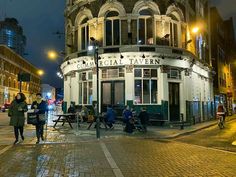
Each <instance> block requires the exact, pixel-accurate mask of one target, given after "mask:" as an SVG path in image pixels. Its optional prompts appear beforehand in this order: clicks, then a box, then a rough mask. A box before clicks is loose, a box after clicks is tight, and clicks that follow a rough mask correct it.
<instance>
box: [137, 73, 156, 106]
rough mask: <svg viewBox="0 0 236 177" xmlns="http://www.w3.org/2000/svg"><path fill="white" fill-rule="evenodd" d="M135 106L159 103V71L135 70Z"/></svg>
mask: <svg viewBox="0 0 236 177" xmlns="http://www.w3.org/2000/svg"><path fill="white" fill-rule="evenodd" d="M134 76H135V81H134V90H135V100H134V102H135V104H156V103H157V69H135V70H134Z"/></svg>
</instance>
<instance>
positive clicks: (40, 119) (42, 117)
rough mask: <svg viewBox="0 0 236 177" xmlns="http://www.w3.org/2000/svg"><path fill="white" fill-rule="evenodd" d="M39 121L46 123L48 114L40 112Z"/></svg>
mask: <svg viewBox="0 0 236 177" xmlns="http://www.w3.org/2000/svg"><path fill="white" fill-rule="evenodd" d="M38 116H39V122H42V123H45V122H46V116H45V114H39V115H38Z"/></svg>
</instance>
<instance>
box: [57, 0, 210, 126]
mask: <svg viewBox="0 0 236 177" xmlns="http://www.w3.org/2000/svg"><path fill="white" fill-rule="evenodd" d="M65 19H66V24H65V31H66V33H65V34H66V36H65V37H66V46H65V48H66V56H65V59H64V62H63V63H62V65H61V70H62V73H63V76H64V92H65V93H64V101H65V102H66V103H67V107H68V106H69V104H70V103H71V102H74V103H75V104H76V105H92V103H93V102H96V101H97V99H98V98H97V93H96V90H97V84H96V81H97V75H96V63H95V57H96V52H95V51H94V52H95V54H91V52H90V51H89V50H88V46H89V45H96V46H97V54H98V59H99V60H98V67H99V110H100V111H99V112H103V111H106V107H107V105H112V106H113V108H114V109H115V110H116V111H117V114H118V115H121V113H122V110H123V109H124V107H125V105H129V106H131V107H133V108H134V109H135V110H136V111H137V112H139V111H140V108H141V107H143V106H145V107H146V108H147V111H148V112H149V113H151V114H157V115H159V116H158V117H157V118H158V119H162V120H164V121H165V122H166V123H170V122H173V121H181V118H180V117H181V115H183V120H184V121H187V122H189V123H198V122H202V121H206V120H209V119H211V118H212V117H213V115H214V105H213V104H214V100H213V79H212V78H213V72H212V68H211V66H210V65H211V62H210V52H209V50H208V49H209V48H210V47H209V45H210V44H209V42H208V41H209V34H208V30H209V29H208V1H206V0H189V1H188V0H186V1H181V0H179V1H178V0H176V1H168V0H127V1H121V0H119V1H118V0H68V1H67V5H66V9H65ZM195 26H197V27H195ZM192 29H193V30H192ZM91 38H94V39H95V40H96V41H95V42H96V43H93V42H94V40H93V41H92V40H90V39H91Z"/></svg>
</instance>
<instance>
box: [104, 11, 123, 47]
mask: <svg viewBox="0 0 236 177" xmlns="http://www.w3.org/2000/svg"><path fill="white" fill-rule="evenodd" d="M118 16H119V13H118V12H115V11H110V12H108V13H107V15H106V19H105V30H106V46H110V45H120V19H119V17H118Z"/></svg>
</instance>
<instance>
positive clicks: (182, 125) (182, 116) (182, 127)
mask: <svg viewBox="0 0 236 177" xmlns="http://www.w3.org/2000/svg"><path fill="white" fill-rule="evenodd" d="M180 118H181V125H180V130H183V129H184V114H183V113H181V114H180Z"/></svg>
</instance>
